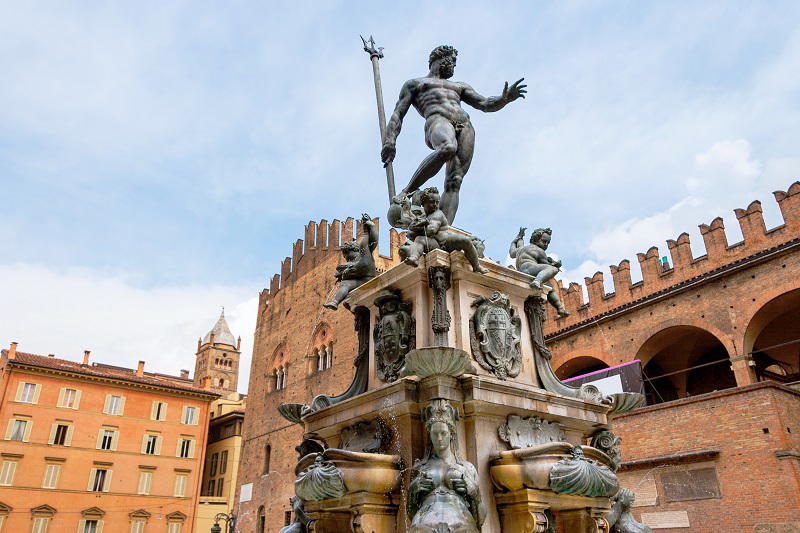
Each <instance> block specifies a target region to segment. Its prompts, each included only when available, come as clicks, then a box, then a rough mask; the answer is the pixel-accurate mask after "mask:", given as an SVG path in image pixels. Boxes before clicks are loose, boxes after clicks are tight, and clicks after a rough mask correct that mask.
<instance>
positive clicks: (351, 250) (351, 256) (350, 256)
mask: <svg viewBox="0 0 800 533" xmlns="http://www.w3.org/2000/svg"><path fill="white" fill-rule="evenodd" d="M360 251H361V248H360V247H359V246H358V241H356V240H355V239H353V240H352V241H347V242H345V243H344V244H342V255H343V256H344V258H345V259H347V260H348V261H353V260H355V259H358V255H359V253H360Z"/></svg>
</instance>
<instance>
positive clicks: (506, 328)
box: [469, 291, 522, 379]
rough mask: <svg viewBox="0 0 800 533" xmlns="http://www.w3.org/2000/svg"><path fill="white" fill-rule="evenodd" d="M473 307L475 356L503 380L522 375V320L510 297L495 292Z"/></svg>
mask: <svg viewBox="0 0 800 533" xmlns="http://www.w3.org/2000/svg"><path fill="white" fill-rule="evenodd" d="M472 306H473V307H476V308H477V310H476V311H475V314H474V315H473V317H472V320H470V323H469V331H470V344H471V345H472V356H473V357H474V358H475V360H476V361H477V362H478V363H479V364H480V365H481V366H482V367H483V368H485V369H486V370H488V371H489V372H491V373H493V374H494V375H495V376H497V377H498V378H500V379H508V378H513V377H516V376H518V375H519V372H520V368H521V366H522V353H521V351H520V346H519V339H520V331H521V329H522V322H521V320H520V318H519V317H518V316H517V315H516V313H515V312H514V309H512V308H511V304H510V302H509V299H508V296H507V295H505V294H503V293H502V292H498V291H495V292H493V293H492V295H491V296H490V297H488V298H486V297H484V296H482V297H480V298H478V299H477V300H475V301H474V302H473V303H472Z"/></svg>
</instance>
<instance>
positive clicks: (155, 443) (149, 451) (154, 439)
mask: <svg viewBox="0 0 800 533" xmlns="http://www.w3.org/2000/svg"><path fill="white" fill-rule="evenodd" d="M142 453H144V454H146V455H161V436H160V435H153V434H151V433H148V434H146V435H145V436H144V438H143V440H142Z"/></svg>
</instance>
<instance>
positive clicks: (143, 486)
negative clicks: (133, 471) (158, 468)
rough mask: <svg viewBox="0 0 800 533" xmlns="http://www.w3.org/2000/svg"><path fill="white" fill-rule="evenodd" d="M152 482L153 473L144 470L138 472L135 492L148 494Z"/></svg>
mask: <svg viewBox="0 0 800 533" xmlns="http://www.w3.org/2000/svg"><path fill="white" fill-rule="evenodd" d="M152 483H153V473H152V472H148V471H146V470H142V471H140V472H139V488H138V490H137V491H136V492H137V494H150V486H151V485H152Z"/></svg>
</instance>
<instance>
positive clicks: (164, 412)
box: [159, 402, 169, 420]
mask: <svg viewBox="0 0 800 533" xmlns="http://www.w3.org/2000/svg"><path fill="white" fill-rule="evenodd" d="M168 408H169V404H168V403H167V402H164V406H163V407H162V408H161V418H160V419H159V420H166V419H167V409H168Z"/></svg>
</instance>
